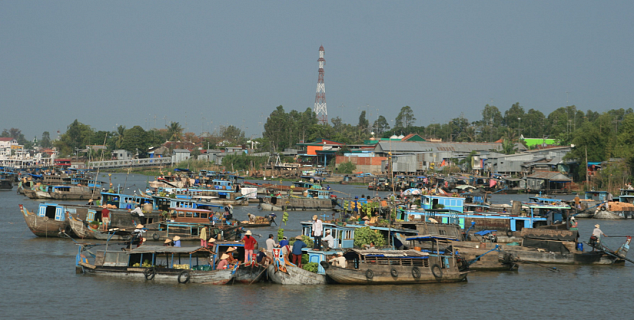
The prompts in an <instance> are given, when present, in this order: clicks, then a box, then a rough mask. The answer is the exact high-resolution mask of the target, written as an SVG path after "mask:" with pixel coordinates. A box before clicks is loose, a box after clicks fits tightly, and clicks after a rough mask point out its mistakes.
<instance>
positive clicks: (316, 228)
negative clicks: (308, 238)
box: [313, 215, 324, 250]
mask: <svg viewBox="0 0 634 320" xmlns="http://www.w3.org/2000/svg"><path fill="white" fill-rule="evenodd" d="M323 234H324V227H323V225H322V223H321V220H319V217H317V215H314V216H313V238H314V239H313V250H320V249H321V237H322V236H323Z"/></svg>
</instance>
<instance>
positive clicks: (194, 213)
mask: <svg viewBox="0 0 634 320" xmlns="http://www.w3.org/2000/svg"><path fill="white" fill-rule="evenodd" d="M170 213H171V215H172V220H174V222H188V223H209V221H210V220H211V219H210V217H213V215H214V212H213V211H211V210H205V209H193V208H170Z"/></svg>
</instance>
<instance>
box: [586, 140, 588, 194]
mask: <svg viewBox="0 0 634 320" xmlns="http://www.w3.org/2000/svg"><path fill="white" fill-rule="evenodd" d="M587 187H588V146H586V188H587Z"/></svg>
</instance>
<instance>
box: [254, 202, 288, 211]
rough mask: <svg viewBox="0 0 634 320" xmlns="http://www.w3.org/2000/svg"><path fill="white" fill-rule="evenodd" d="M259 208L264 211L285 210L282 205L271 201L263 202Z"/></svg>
mask: <svg viewBox="0 0 634 320" xmlns="http://www.w3.org/2000/svg"><path fill="white" fill-rule="evenodd" d="M258 209H260V210H262V211H283V210H284V209H283V208H282V207H280V206H276V205H273V204H270V203H266V202H262V203H260V204H258Z"/></svg>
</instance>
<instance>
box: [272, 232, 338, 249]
mask: <svg viewBox="0 0 634 320" xmlns="http://www.w3.org/2000/svg"><path fill="white" fill-rule="evenodd" d="M321 240H322V242H321V243H322V244H323V245H324V251H328V250H330V249H332V248H334V247H335V238H333V237H332V235H331V234H330V230H326V236H325V237H324V238H323V239H321ZM280 243H281V242H280Z"/></svg>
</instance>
